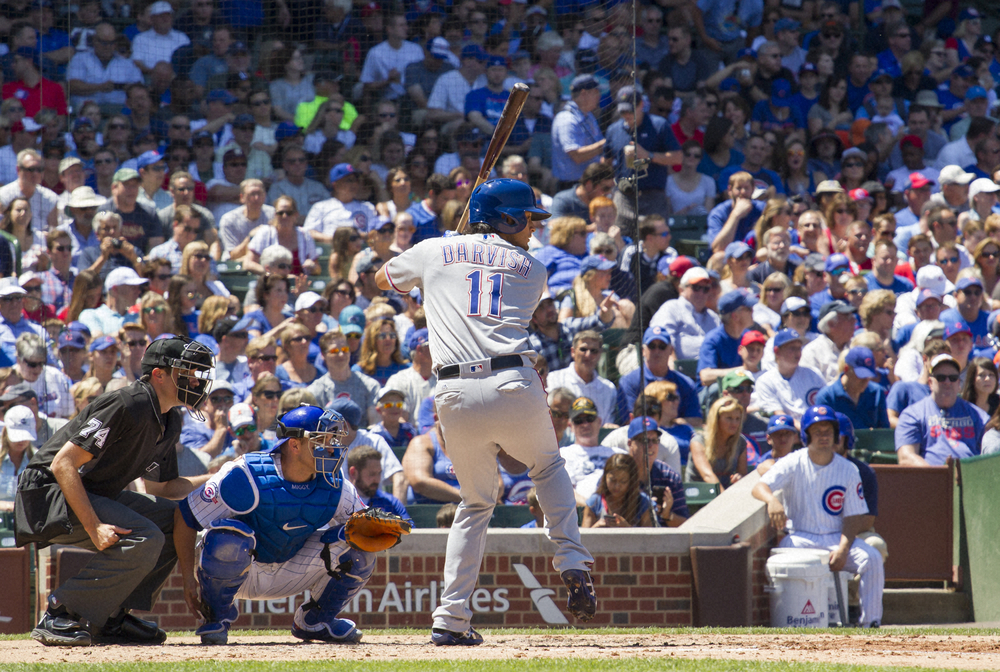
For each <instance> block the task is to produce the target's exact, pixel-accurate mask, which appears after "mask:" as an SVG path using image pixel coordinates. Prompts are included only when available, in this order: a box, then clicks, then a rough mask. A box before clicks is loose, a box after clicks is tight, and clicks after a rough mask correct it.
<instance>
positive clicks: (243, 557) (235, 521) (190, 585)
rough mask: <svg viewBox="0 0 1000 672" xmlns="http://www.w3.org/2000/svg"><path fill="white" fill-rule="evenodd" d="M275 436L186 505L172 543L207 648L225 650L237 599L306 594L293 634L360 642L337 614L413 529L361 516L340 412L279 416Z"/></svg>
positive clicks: (373, 512)
mask: <svg viewBox="0 0 1000 672" xmlns="http://www.w3.org/2000/svg"><path fill="white" fill-rule="evenodd" d="M277 434H278V439H279V441H278V444H277V445H276V446H275V447H274V448H272V449H271V450H269V451H265V452H257V453H247V454H246V455H243V456H242V457H240V458H239V459H237V460H235V461H233V462H229V463H228V464H226V465H225V466H223V468H222V469H221V470H220V471H219V473H218V474H216V475H214V476H213V477H212V478H211V479H210V480H209V481H208V482H207V483H205V485H204V486H202V487H201V488H200V489H197V490H195V491H194V492H192V493H191V494H190V495H189V496H188V497H187V499H185V500H183V501H182V502H181V503H180V506H179V510H178V514H177V520H176V521H175V525H174V543H175V546H176V548H177V555H178V565H179V566H180V570H181V574H182V576H183V577H184V597H185V600H186V601H187V604H188V606H189V607H190V608H191V609H192V611H194V612H195V613H196V614H200V615H201V616H203V617H204V619H205V623H204V625H202V626H201V627H200V628H198V631H197V634H198V635H200V636H201V642H202V644H226V643H227V641H228V636H229V627H230V625H231V624H232V623H233V622H234V621H236V619H237V618H238V617H239V611H238V610H237V608H236V604H235V602H236V600H237V599H253V600H256V599H264V600H272V599H280V598H284V597H289V596H291V595H295V594H297V593H300V592H302V591H303V590H306V589H308V590H309V593H310V595H311V599H310V600H309V601H308V602H306V603H305V604H302V605H301V606H299V608H298V609H297V610H296V611H295V616H294V618H293V621H292V635H294V636H295V637H298V638H299V639H303V640H319V641H323V642H330V643H334V644H353V643H356V642H358V641H359V640H360V639H361V634H362V633H361V631H360V630H358V629H357V627H355V623H354V622H353V621H351V620H349V619H346V618H337V615H338V614H339V613H340V612H341V611H342V610H343V609H344V608H345V607H346V606H347V604H348V603H349V602H350V600H351V599H352V598H353V597H354V596H355V595H356V594H357V593H358V591H360V590H361V589H362V588H364V586H365V584H366V583H367V582H368V579H369V577H370V576H371V574H372V571H373V570H374V568H375V553H377V552H378V551H382V550H385V549H387V548H390V547H392V546H394V545H396V544H397V543H399V540H400V536H401V535H403V534H409V531H410V526H409V524H408V523H407V522H406V521H404V520H403V519H402V518H399V517H398V516H393V515H391V514H386V513H384V512H382V511H380V510H378V509H364V510H361V509H363V507H364V505H363V504H362V502H361V500H360V498H359V497H358V494H357V491H356V490H355V489H354V486H353V485H352V484H351V483H350V482H347V481H344V480H343V479H342V477H341V470H340V464H341V462H342V461H343V459H344V455H345V454H346V453H347V448H346V447H345V446H342V445H341V444H340V438H341V437H342V436H345V435H346V434H347V431H346V424H345V420H344V418H343V417H342V416H341V415H340V414H339V413H337V412H336V411H331V410H326V411H324V410H323V409H321V408H318V407H316V406H301V407H299V408H296V409H293V410H291V411H289V412H287V413H285V415H284V416H282V417H281V419H280V420H279V421H278V430H277ZM355 511H357V512H356V513H354V512H355ZM202 529H204V530H207V531H206V533H205V534H204V536H203V537H202V539H201V541H200V542H199V543H198V545H197V549H196V548H195V539H196V536H197V533H198V531H200V530H202ZM196 550H197V553H196Z"/></svg>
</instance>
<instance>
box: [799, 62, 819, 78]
mask: <svg viewBox="0 0 1000 672" xmlns="http://www.w3.org/2000/svg"><path fill="white" fill-rule="evenodd" d="M807 72H811V73H813V74H819V69H818V68H817V67H816V64H815V63H810V62H809V61H806V62H805V63H803V64H802V65H801V66H799V77H801V76H802V75H803V74H805V73H807Z"/></svg>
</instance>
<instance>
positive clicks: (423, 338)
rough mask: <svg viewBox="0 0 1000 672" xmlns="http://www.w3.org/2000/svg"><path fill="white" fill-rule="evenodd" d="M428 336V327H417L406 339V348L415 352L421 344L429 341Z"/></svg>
mask: <svg viewBox="0 0 1000 672" xmlns="http://www.w3.org/2000/svg"><path fill="white" fill-rule="evenodd" d="M428 337H429V335H428V331H427V327H423V328H421V329H415V330H414V331H413V333H411V334H410V335H409V338H407V339H406V349H407V350H409V351H410V352H413V351H414V350H416V349H417V348H419V347H420V346H421V345H425V344H426V343H427V341H428Z"/></svg>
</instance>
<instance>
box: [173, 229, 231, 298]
mask: <svg viewBox="0 0 1000 672" xmlns="http://www.w3.org/2000/svg"><path fill="white" fill-rule="evenodd" d="M211 272H212V255H210V254H209V252H208V244H207V243H205V242H204V241H202V240H195V241H193V242H190V243H188V244H187V246H186V247H185V248H184V252H183V253H181V275H186V276H188V277H190V278H191V279H192V280H194V282H195V283H196V284H197V285H198V289H199V290H200V291H201V295H202V296H229V290H228V289H226V286H225V285H223V284H222V283H221V282H219V281H218V280H216V279H212V278H211V276H210V274H211ZM237 305H238V304H237Z"/></svg>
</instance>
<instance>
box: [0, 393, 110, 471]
mask: <svg viewBox="0 0 1000 672" xmlns="http://www.w3.org/2000/svg"><path fill="white" fill-rule="evenodd" d="M103 392H104V386H103V385H101V381H99V380H98V379H97V378H94V377H93V376H90V377H89V378H84V379H83V380H81V381H80V382H78V383H74V384H73V385H72V387H70V388H69V393H70V395H72V397H73V407H74V408H73V415H71V416H69V419H70V420H72V419H73V418H75V417H76V416H78V415H79V414H80V411H82V410H83V409H84V408H86V407H87V404H89V403H90V402H92V401H94V400H95V399H97V398H98V397H99V396H101V394H102V393H103ZM0 461H2V460H0Z"/></svg>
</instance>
